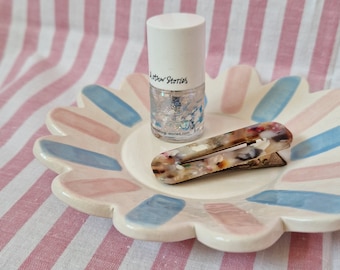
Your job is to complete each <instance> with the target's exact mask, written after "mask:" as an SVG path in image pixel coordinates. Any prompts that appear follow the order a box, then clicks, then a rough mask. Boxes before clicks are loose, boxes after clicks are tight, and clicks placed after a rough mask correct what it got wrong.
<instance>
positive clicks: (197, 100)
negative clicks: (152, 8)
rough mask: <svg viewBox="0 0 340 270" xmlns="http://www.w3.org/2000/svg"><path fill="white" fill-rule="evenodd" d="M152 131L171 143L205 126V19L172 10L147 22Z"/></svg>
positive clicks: (196, 134) (194, 136) (193, 135)
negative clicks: (172, 11)
mask: <svg viewBox="0 0 340 270" xmlns="http://www.w3.org/2000/svg"><path fill="white" fill-rule="evenodd" d="M147 40H148V60H149V82H150V106H151V108H150V111H151V112H150V115H151V130H152V133H153V134H154V135H155V136H156V137H157V138H160V139H162V140H164V141H168V142H188V141H192V140H195V139H197V138H198V137H200V136H201V135H202V133H203V129H204V97H205V68H204V67H205V19H204V18H203V17H201V16H199V15H196V14H189V13H170V14H162V15H158V16H154V17H151V18H150V19H148V21H147Z"/></svg>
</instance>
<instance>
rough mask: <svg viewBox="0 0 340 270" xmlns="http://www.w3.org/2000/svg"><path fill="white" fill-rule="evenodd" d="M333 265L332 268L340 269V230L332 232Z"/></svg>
mask: <svg viewBox="0 0 340 270" xmlns="http://www.w3.org/2000/svg"><path fill="white" fill-rule="evenodd" d="M331 237H332V240H333V241H332V250H333V252H332V267H331V268H330V269H340V255H339V254H340V231H337V232H333V233H332V236H331Z"/></svg>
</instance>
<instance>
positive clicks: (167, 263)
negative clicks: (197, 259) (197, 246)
mask: <svg viewBox="0 0 340 270" xmlns="http://www.w3.org/2000/svg"><path fill="white" fill-rule="evenodd" d="M194 243H195V239H189V240H185V241H180V242H175V243H163V244H162V245H161V248H160V250H159V252H158V254H157V257H156V259H155V261H154V263H153V265H152V268H151V269H154V270H158V269H169V270H173V269H184V268H185V265H186V264H187V261H188V259H189V256H190V253H191V250H192V247H193V245H194Z"/></svg>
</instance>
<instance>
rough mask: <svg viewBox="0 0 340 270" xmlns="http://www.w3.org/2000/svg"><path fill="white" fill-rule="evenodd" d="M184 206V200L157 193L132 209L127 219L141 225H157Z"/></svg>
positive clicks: (164, 221) (167, 219)
mask: <svg viewBox="0 0 340 270" xmlns="http://www.w3.org/2000/svg"><path fill="white" fill-rule="evenodd" d="M184 206H185V201H184V200H181V199H176V198H172V197H168V196H164V195H160V194H156V195H154V196H152V197H151V198H149V199H147V200H145V201H143V202H142V203H141V204H139V205H138V206H137V207H136V208H134V209H132V210H131V211H130V212H129V213H128V214H127V215H126V219H127V220H128V221H131V222H133V223H137V224H140V225H144V226H148V227H157V226H160V225H162V224H164V223H166V222H167V221H169V220H170V219H171V218H173V217H174V216H176V215H177V214H178V213H179V212H181V211H182V209H183V208H184Z"/></svg>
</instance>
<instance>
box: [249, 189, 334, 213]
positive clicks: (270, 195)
mask: <svg viewBox="0 0 340 270" xmlns="http://www.w3.org/2000/svg"><path fill="white" fill-rule="evenodd" d="M247 200H248V201H251V202H256V203H263V204H269V205H277V206H286V207H292V208H298V209H304V210H310V211H315V212H322V213H329V214H340V195H336V194H330V193H321V192H311V191H297V190H266V191H263V192H261V193H258V194H255V195H253V196H251V197H249V198H247Z"/></svg>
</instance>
